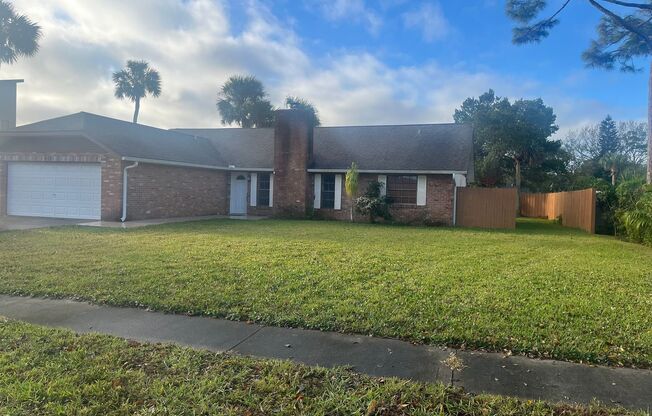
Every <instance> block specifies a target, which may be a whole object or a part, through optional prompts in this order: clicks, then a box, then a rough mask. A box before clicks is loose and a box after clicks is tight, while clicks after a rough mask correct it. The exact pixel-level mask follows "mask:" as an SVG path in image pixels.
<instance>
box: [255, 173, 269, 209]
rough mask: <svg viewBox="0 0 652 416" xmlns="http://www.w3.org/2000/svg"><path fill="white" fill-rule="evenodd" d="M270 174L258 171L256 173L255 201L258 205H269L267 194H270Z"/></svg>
mask: <svg viewBox="0 0 652 416" xmlns="http://www.w3.org/2000/svg"><path fill="white" fill-rule="evenodd" d="M270 182H271V181H270V174H269V173H259V174H258V189H257V190H256V202H257V204H256V205H257V206H259V207H268V206H269V194H270V189H271V186H270V184H271V183H270Z"/></svg>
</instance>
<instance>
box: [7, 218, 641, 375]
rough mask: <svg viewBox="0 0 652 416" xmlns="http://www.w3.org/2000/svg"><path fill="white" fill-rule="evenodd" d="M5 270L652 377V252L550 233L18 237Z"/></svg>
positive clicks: (339, 227)
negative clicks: (634, 370) (635, 370)
mask: <svg viewBox="0 0 652 416" xmlns="http://www.w3.org/2000/svg"><path fill="white" fill-rule="evenodd" d="M0 265H1V266H0V292H2V293H12V294H33V295H48V296H63V297H75V298H82V299H87V300H90V301H93V302H102V303H109V304H113V305H137V306H142V307H150V308H152V309H157V310H163V311H174V312H179V313H192V314H204V315H211V316H217V317H227V318H229V319H237V320H251V321H256V322H262V323H266V324H270V325H285V326H300V327H306V328H318V329H323V330H336V331H346V332H355V333H362V334H374V335H377V336H386V337H395V338H401V339H406V340H411V341H415V342H425V343H431V344H447V345H451V346H462V347H465V348H468V349H471V348H486V349H491V350H510V351H513V352H514V353H519V354H531V355H536V356H541V357H553V358H559V359H566V360H572V361H582V362H591V363H608V364H612V365H626V366H640V367H647V368H651V367H652V314H651V313H650V311H651V310H652V249H649V248H646V247H642V246H638V245H634V244H628V243H624V242H621V241H617V240H615V239H612V238H608V237H598V236H590V235H586V234H583V233H581V232H578V231H573V230H567V229H562V228H561V227H558V226H556V225H553V224H549V223H543V222H538V221H523V222H521V223H520V224H519V228H518V230H517V231H515V232H489V231H478V230H462V229H442V228H410V227H392V226H372V225H364V224H346V223H338V222H316V221H272V220H266V221H259V222H247V221H229V220H216V221H205V222H195V223H185V224H171V225H166V226H157V227H150V228H144V229H135V230H111V229H89V228H81V227H68V228H59V229H50V230H35V231H28V232H5V233H0Z"/></svg>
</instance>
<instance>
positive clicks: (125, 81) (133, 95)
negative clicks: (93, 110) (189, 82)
mask: <svg viewBox="0 0 652 416" xmlns="http://www.w3.org/2000/svg"><path fill="white" fill-rule="evenodd" d="M113 83H114V84H115V96H116V98H118V99H120V100H122V99H124V98H128V99H129V100H131V101H132V102H133V103H134V104H135V108H134V119H133V121H134V123H138V115H139V114H140V100H142V99H143V98H145V97H147V95H148V94H149V95H151V96H152V97H159V96H160V95H161V75H160V74H159V73H158V71H157V70H155V69H153V68H151V67H150V66H149V63H147V62H146V61H131V60H130V61H127V66H126V68H125V69H122V70H120V71H117V72H115V73H114V74H113Z"/></svg>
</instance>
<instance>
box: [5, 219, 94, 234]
mask: <svg viewBox="0 0 652 416" xmlns="http://www.w3.org/2000/svg"><path fill="white" fill-rule="evenodd" d="M83 222H88V220H69V219H64V218H37V217H0V231H9V230H31V229H33V228H46V227H59V226H61V225H73V224H80V223H83Z"/></svg>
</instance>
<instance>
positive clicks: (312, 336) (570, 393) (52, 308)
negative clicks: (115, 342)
mask: <svg viewBox="0 0 652 416" xmlns="http://www.w3.org/2000/svg"><path fill="white" fill-rule="evenodd" d="M0 315H3V316H6V317H8V318H12V319H18V320H22V321H26V322H30V323H34V324H40V325H47V326H53V327H63V328H68V329H72V330H74V331H77V332H82V333H83V332H99V333H105V334H110V335H115V336H119V337H123V338H128V339H133V340H137V341H142V342H166V343H175V344H180V345H185V346H191V347H195V348H204V349H209V350H212V351H219V352H233V353H238V354H244V355H251V356H257V357H265V358H280V359H290V360H293V361H296V362H300V363H304V364H308V365H320V366H325V367H333V366H351V367H352V368H353V369H354V370H355V371H357V372H361V373H366V374H370V375H373V376H380V377H390V376H392V377H402V378H407V379H412V380H417V381H425V382H434V381H441V382H444V383H448V382H449V380H450V371H449V370H448V369H447V368H446V367H445V366H444V365H443V364H441V361H442V360H444V359H445V358H446V357H447V356H448V354H449V353H450V352H451V351H452V350H449V349H446V348H436V347H429V346H424V345H412V344H410V343H408V342H402V341H397V340H391V339H383V338H373V337H367V336H361V335H358V336H356V335H344V334H338V333H329V332H319V331H310V330H302V329H291V328H276V327H266V326H260V325H250V324H246V323H242V322H232V321H226V320H221V319H213V318H204V317H189V316H183V315H170V314H164V313H156V312H148V311H145V310H142V309H132V308H115V307H108V306H97V305H91V304H88V303H83V302H75V301H70V300H54V299H40V298H25V297H14V296H0ZM457 353H458V356H459V357H460V358H461V359H462V360H463V361H464V363H465V365H466V366H467V368H466V369H464V371H463V372H462V373H461V374H459V375H457V376H456V384H457V385H461V386H463V387H464V389H465V390H466V391H468V392H472V393H481V392H485V393H492V394H502V395H508V396H518V397H523V398H531V399H543V400H549V401H555V402H556V401H566V402H577V403H589V402H590V401H591V400H592V399H594V398H595V399H598V400H600V401H601V402H603V403H604V404H607V405H610V404H619V405H622V406H625V407H628V408H637V409H644V410H649V409H650V408H652V371H650V370H635V369H627V368H609V367H592V366H586V365H581V364H573V363H566V362H560V361H552V360H550V361H547V360H534V359H529V358H525V357H515V356H505V355H503V354H497V353H482V352H467V351H458V352H457Z"/></svg>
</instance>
